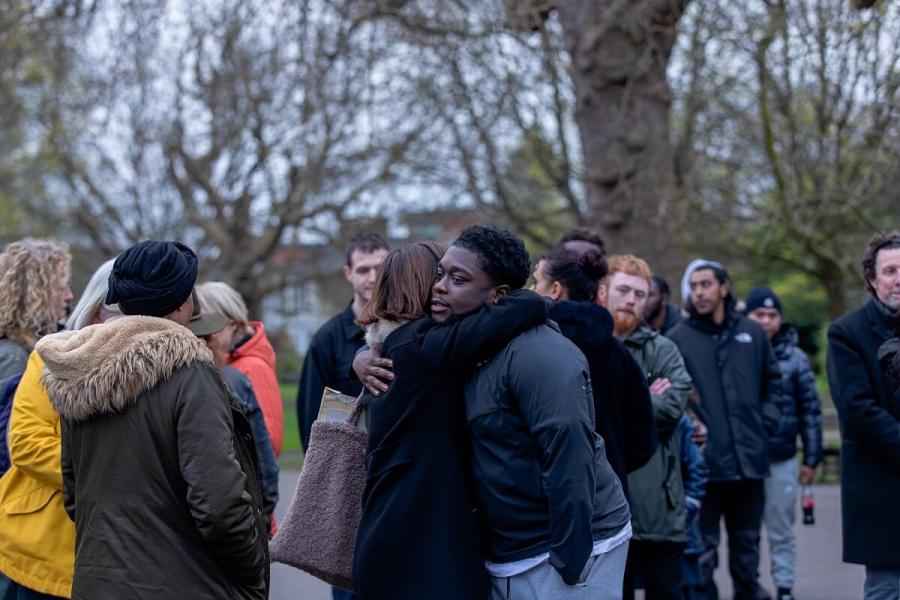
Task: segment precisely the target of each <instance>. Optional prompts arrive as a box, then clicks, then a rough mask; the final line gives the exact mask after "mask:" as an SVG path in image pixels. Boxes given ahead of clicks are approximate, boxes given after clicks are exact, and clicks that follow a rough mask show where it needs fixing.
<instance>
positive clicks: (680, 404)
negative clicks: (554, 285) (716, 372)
mask: <svg viewBox="0 0 900 600" xmlns="http://www.w3.org/2000/svg"><path fill="white" fill-rule="evenodd" d="M608 264H609V273H608V274H607V275H606V277H604V278H603V280H602V281H601V282H600V289H599V291H598V294H597V296H598V299H599V300H600V303H601V304H602V305H603V306H605V307H606V308H607V309H608V310H609V312H610V313H612V316H613V320H614V323H615V333H616V337H618V338H619V339H620V340H622V341H623V342H624V344H625V348H626V349H627V350H628V351H629V352H630V353H631V356H632V357H634V359H635V361H637V363H638V365H640V367H641V369H642V371H643V372H644V374H645V375H646V376H647V381H649V382H650V399H651V401H652V403H653V416H654V418H655V420H656V433H657V436H658V438H659V447H658V448H657V449H656V452H655V453H654V455H653V457H651V459H650V460H649V462H647V464H646V465H644V466H643V467H641V468H640V469H637V470H636V471H633V472H632V473H629V475H628V487H629V488H630V489H631V514H632V528H633V531H634V538H633V542H632V546H631V548H630V550H629V552H628V564H627V567H626V571H625V598H626V599H627V598H633V597H634V588H635V580H636V578H637V576H638V575H640V578H641V580H643V582H644V589H645V590H646V596H647V598H648V599H659V598H671V599H673V600H677V599H680V598H681V576H682V570H683V567H682V564H683V551H684V546H685V542H686V541H687V531H686V523H685V519H686V515H687V513H688V512H689V509H691V512H693V514H696V511H697V510H698V509H699V504H698V505H697V506H691V507H687V506H686V500H685V494H684V484H683V482H682V479H681V465H680V463H681V460H680V450H679V440H678V435H677V434H676V430H677V428H678V423H679V421H680V420H681V418H682V415H684V411H685V408H686V406H687V402H688V395H689V394H690V391H691V378H690V376H689V375H688V373H687V370H686V369H685V367H684V360H683V359H682V358H681V353H680V352H679V351H678V348H677V347H676V346H675V344H674V343H673V342H672V341H671V340H669V339H666V338H665V337H663V336H662V335H660V334H659V333H658V332H656V331H654V330H653V329H651V328H650V327H649V326H648V325H647V324H646V323H645V322H644V312H645V308H646V306H647V298H648V296H649V294H650V282H651V277H652V273H651V272H650V266H649V265H648V264H647V263H646V262H645V261H643V260H642V259H640V258H637V257H635V256H631V255H623V256H610V257H609V259H608ZM661 491H662V492H663V493H660V492H661ZM693 502H696V500H694V501H693Z"/></svg>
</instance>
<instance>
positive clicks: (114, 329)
mask: <svg viewBox="0 0 900 600" xmlns="http://www.w3.org/2000/svg"><path fill="white" fill-rule="evenodd" d="M35 350H37V352H38V354H40V356H41V359H43V361H44V365H45V367H46V368H45V370H44V376H43V383H44V386H45V387H46V388H47V393H48V394H49V396H50V402H51V403H52V404H53V408H54V409H55V410H56V412H57V413H59V416H60V417H62V418H64V419H69V420H72V421H84V420H86V419H89V418H91V417H94V416H96V415H101V414H114V413H118V412H122V411H123V410H125V409H127V408H128V407H130V406H132V405H133V404H134V403H135V401H136V400H137V398H138V397H139V396H140V395H141V394H142V393H143V392H145V391H147V390H150V389H153V388H154V387H156V385H157V384H159V383H160V382H162V381H164V380H166V379H168V378H169V377H171V375H172V373H174V372H175V371H176V370H177V369H180V368H181V367H184V366H187V365H189V364H192V363H195V362H206V363H209V364H214V363H213V356H212V352H211V351H210V350H209V348H208V347H207V346H206V343H205V342H203V340H201V339H199V338H198V337H197V336H195V335H194V334H193V333H191V332H190V331H189V330H188V329H187V328H186V327H182V326H181V325H179V324H178V323H175V322H174V321H169V320H166V319H160V318H157V317H143V316H127V317H120V318H117V319H113V320H112V321H107V322H106V323H102V324H100V325H91V326H89V327H85V328H84V329H80V330H78V331H63V332H61V333H56V334H53V335H48V336H45V337H43V338H42V339H41V340H40V341H39V342H38V343H37V345H36V346H35Z"/></svg>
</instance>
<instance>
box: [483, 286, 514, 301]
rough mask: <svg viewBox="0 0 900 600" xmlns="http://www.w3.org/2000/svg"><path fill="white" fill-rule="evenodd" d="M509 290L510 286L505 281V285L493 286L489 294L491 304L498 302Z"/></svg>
mask: <svg viewBox="0 0 900 600" xmlns="http://www.w3.org/2000/svg"><path fill="white" fill-rule="evenodd" d="M509 292H510V289H509V286H508V285H506V284H505V283H504V284H503V285H498V286H495V287H492V288H491V291H490V295H489V296H488V302H490V303H491V304H497V302H498V301H499V300H500V298H502V297H503V296H505V295H507V294H508V293H509Z"/></svg>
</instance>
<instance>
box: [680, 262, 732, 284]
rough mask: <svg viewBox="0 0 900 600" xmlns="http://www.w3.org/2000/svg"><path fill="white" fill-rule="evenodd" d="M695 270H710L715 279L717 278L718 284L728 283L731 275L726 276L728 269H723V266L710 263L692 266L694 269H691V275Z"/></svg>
mask: <svg viewBox="0 0 900 600" xmlns="http://www.w3.org/2000/svg"><path fill="white" fill-rule="evenodd" d="M697 271H712V272H713V275H715V276H716V280H718V282H719V283H720V284H722V283H728V282H729V281H731V277H729V276H728V271H726V270H725V267H722V266H720V265H714V264H712V263H701V264H699V265H697V266H696V267H694V269H693V270H692V271H691V275H693V274H694V273H696V272H697ZM688 279H690V277H688Z"/></svg>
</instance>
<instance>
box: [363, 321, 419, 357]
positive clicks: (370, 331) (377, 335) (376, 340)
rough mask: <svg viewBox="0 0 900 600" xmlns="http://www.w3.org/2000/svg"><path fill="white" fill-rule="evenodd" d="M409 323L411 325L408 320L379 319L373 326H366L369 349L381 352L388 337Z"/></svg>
mask: <svg viewBox="0 0 900 600" xmlns="http://www.w3.org/2000/svg"><path fill="white" fill-rule="evenodd" d="M407 323H409V321H408V320H402V321H388V320H387V319H379V320H377V321H375V322H374V323H372V324H371V325H368V326H366V344H368V345H369V348H372V349H374V350H376V351H379V352H380V351H381V345H382V344H383V343H384V340H386V339H387V336H389V335H391V334H392V333H394V332H395V331H397V330H398V329H400V328H401V327H403V326H404V325H406V324H407Z"/></svg>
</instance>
